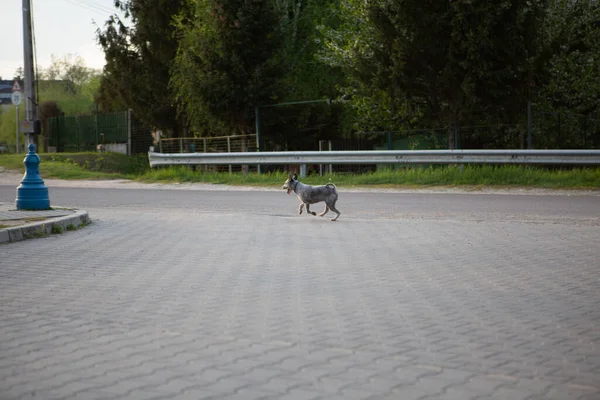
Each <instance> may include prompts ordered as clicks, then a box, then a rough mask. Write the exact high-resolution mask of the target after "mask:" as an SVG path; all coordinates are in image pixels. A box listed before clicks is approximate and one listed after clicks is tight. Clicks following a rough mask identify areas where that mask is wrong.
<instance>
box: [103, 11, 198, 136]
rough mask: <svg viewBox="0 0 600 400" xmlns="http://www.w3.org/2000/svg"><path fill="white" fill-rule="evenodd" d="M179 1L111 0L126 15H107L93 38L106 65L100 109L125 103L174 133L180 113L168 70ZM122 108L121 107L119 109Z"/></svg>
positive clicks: (144, 119)
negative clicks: (95, 39)
mask: <svg viewBox="0 0 600 400" xmlns="http://www.w3.org/2000/svg"><path fill="white" fill-rule="evenodd" d="M185 3H187V2H186V1H185V0H115V6H116V7H117V8H119V9H120V10H122V11H123V12H124V14H125V17H126V18H128V19H129V20H130V22H131V23H130V25H127V24H126V22H127V21H121V20H120V19H119V18H118V17H117V16H116V15H115V16H112V17H111V18H110V19H109V20H108V21H107V24H106V27H105V29H104V30H100V29H99V30H98V31H97V36H98V41H99V43H100V45H101V46H102V48H103V49H104V52H105V56H106V66H105V67H104V74H103V76H102V79H101V83H100V91H99V95H98V101H99V103H100V107H101V109H102V110H113V109H115V108H121V107H123V106H126V107H127V108H131V109H132V110H133V111H134V112H135V114H136V115H137V116H138V117H139V118H140V120H141V121H142V122H144V123H145V124H146V125H148V126H149V127H151V128H156V129H161V130H162V131H163V132H165V133H167V134H172V135H173V136H179V135H180V133H182V131H183V130H184V127H185V116H183V115H182V116H180V117H179V118H178V116H177V110H176V108H175V106H174V101H173V97H172V94H171V90H170V89H169V80H170V72H169V71H170V69H171V67H172V63H173V59H174V57H175V52H176V50H177V43H178V42H177V38H176V37H175V36H174V35H173V29H174V27H173V24H172V23H173V17H174V16H175V15H177V14H181V15H184V14H185V9H184V7H183V5H184V4H185ZM121 109H122V108H121Z"/></svg>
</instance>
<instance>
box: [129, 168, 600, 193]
mask: <svg viewBox="0 0 600 400" xmlns="http://www.w3.org/2000/svg"><path fill="white" fill-rule="evenodd" d="M286 177H287V174H285V173H283V172H276V173H267V174H261V175H258V174H256V173H251V174H248V176H243V175H242V174H240V173H236V174H229V173H211V172H196V171H192V170H191V169H190V168H186V167H170V168H162V169H156V170H150V171H148V172H146V173H145V174H142V175H140V176H139V177H138V178H137V180H139V181H142V182H204V183H213V184H230V185H254V186H267V185H268V186H272V185H278V186H279V185H283V182H284V181H285V179H286ZM328 181H331V182H333V183H335V184H336V185H343V186H370V187H406V186H457V185H460V186H504V187H507V186H508V187H511V186H519V187H523V186H525V187H540V188H572V189H582V188H585V189H592V188H600V168H578V169H559V170H553V169H548V168H540V167H529V166H527V167H521V166H510V165H509V166H465V167H464V168H461V167H459V166H438V167H430V168H402V169H396V170H391V169H390V170H382V171H377V172H373V173H369V174H360V175H354V174H339V173H335V174H333V175H326V176H323V177H320V176H318V175H310V176H307V177H306V178H304V179H302V182H304V183H307V184H311V185H318V184H324V183H327V182H328Z"/></svg>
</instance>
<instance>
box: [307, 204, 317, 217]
mask: <svg viewBox="0 0 600 400" xmlns="http://www.w3.org/2000/svg"><path fill="white" fill-rule="evenodd" d="M309 207H310V204H308V203H306V212H307V213H308V214H312V215H317V213H316V212H314V211H310V208H309Z"/></svg>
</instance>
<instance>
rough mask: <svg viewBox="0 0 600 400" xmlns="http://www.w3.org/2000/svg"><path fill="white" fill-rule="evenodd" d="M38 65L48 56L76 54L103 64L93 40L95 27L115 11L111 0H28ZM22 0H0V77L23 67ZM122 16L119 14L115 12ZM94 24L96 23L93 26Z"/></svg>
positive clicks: (45, 63)
mask: <svg viewBox="0 0 600 400" xmlns="http://www.w3.org/2000/svg"><path fill="white" fill-rule="evenodd" d="M31 2H32V6H33V7H32V9H33V24H34V34H35V41H36V43H35V45H36V51H37V65H38V66H39V67H41V68H47V67H48V66H49V65H50V64H51V57H52V55H54V57H57V58H62V57H65V56H68V55H69V54H71V55H78V56H81V57H82V58H83V59H84V62H85V65H86V66H87V67H89V68H94V69H101V68H102V67H103V66H104V53H103V52H102V48H101V47H100V45H98V44H97V43H96V29H97V27H98V26H99V27H101V28H103V27H104V24H105V22H106V20H107V19H108V17H109V16H110V15H111V14H113V13H115V12H116V9H115V8H114V5H113V0H31ZM22 7H23V0H0V19H1V20H2V34H1V35H0V77H1V79H7V80H8V79H12V78H13V77H14V75H15V71H16V70H17V68H19V67H22V66H23V12H22V9H23V8H22ZM118 14H119V15H120V16H121V17H122V14H121V13H118ZM95 24H96V25H97V26H96V25H95Z"/></svg>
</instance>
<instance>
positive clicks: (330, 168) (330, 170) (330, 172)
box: [329, 140, 333, 175]
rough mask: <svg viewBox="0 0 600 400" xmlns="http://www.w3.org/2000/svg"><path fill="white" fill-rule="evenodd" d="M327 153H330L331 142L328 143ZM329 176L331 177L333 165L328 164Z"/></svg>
mask: <svg viewBox="0 0 600 400" xmlns="http://www.w3.org/2000/svg"><path fill="white" fill-rule="evenodd" d="M329 151H331V140H330V141H329ZM329 175H333V165H332V164H329Z"/></svg>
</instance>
